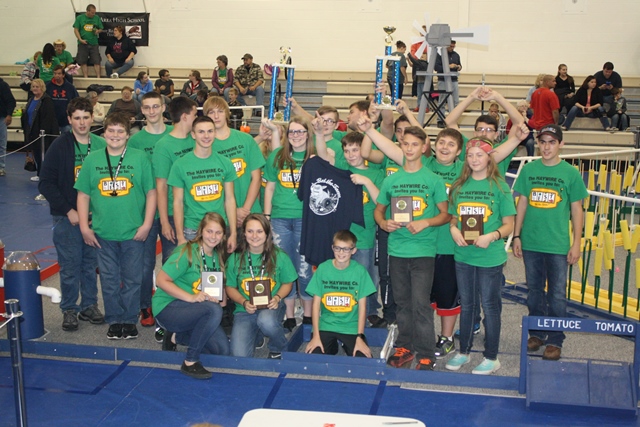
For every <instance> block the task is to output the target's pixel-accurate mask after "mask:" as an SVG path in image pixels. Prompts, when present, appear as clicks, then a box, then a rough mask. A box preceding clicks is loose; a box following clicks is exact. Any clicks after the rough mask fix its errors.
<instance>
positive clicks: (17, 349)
mask: <svg viewBox="0 0 640 427" xmlns="http://www.w3.org/2000/svg"><path fill="white" fill-rule="evenodd" d="M4 304H5V308H6V310H7V313H6V314H4V316H5V317H6V318H8V319H9V320H8V322H9V323H10V324H9V329H8V331H7V332H8V333H9V343H10V346H11V366H12V368H13V392H14V398H15V407H16V422H17V424H16V425H18V426H20V427H26V426H27V405H26V401H25V394H24V377H23V372H22V344H21V343H20V322H19V320H18V319H19V317H20V316H22V312H21V311H20V304H19V302H18V300H17V299H9V300H6V301H5V302H4ZM11 320H13V322H11Z"/></svg>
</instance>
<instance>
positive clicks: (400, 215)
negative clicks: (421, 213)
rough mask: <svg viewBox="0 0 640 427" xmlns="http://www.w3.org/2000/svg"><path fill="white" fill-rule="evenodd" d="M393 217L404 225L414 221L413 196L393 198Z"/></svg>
mask: <svg viewBox="0 0 640 427" xmlns="http://www.w3.org/2000/svg"><path fill="white" fill-rule="evenodd" d="M391 219H392V220H394V221H395V222H397V223H399V224H401V225H403V226H406V225H407V224H409V223H410V222H411V221H413V198H412V197H411V196H401V197H392V198H391Z"/></svg>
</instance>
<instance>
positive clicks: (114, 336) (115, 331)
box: [107, 323, 122, 340]
mask: <svg viewBox="0 0 640 427" xmlns="http://www.w3.org/2000/svg"><path fill="white" fill-rule="evenodd" d="M107 339H110V340H121V339H122V323H114V324H113V325H109V330H108V331H107Z"/></svg>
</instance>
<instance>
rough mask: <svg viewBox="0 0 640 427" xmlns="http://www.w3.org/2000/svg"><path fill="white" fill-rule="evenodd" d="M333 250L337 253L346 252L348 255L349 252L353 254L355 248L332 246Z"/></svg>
mask: <svg viewBox="0 0 640 427" xmlns="http://www.w3.org/2000/svg"><path fill="white" fill-rule="evenodd" d="M331 248H332V249H333V251H334V252H336V253H340V252H344V253H345V254H348V253H349V252H351V251H352V250H353V248H343V247H341V246H331Z"/></svg>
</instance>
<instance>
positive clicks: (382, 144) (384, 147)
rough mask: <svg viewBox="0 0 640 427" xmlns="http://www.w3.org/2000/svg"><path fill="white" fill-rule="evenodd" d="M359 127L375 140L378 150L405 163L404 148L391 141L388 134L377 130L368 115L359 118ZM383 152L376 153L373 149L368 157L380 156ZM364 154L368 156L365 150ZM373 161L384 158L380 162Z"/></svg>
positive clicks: (396, 160) (397, 161) (398, 161)
mask: <svg viewBox="0 0 640 427" xmlns="http://www.w3.org/2000/svg"><path fill="white" fill-rule="evenodd" d="M358 129H360V131H362V132H364V134H365V135H366V136H368V137H369V138H370V139H371V141H373V143H374V144H376V147H378V150H379V151H380V152H382V153H384V154H385V155H386V156H387V157H389V158H390V159H391V160H393V161H394V162H396V163H397V164H399V165H401V164H402V163H403V159H404V154H403V153H402V149H401V148H400V147H398V146H397V145H396V144H394V143H393V141H391V140H390V139H389V138H387V137H386V136H384V135H382V134H381V133H380V132H378V131H377V130H375V129H374V128H373V126H372V125H371V120H369V119H368V118H366V117H364V118H361V119H359V120H358ZM363 145H364V144H363ZM382 153H380V154H376V151H375V150H371V153H369V155H368V158H371V157H374V156H376V157H379V156H380V155H382ZM362 156H363V157H367V156H365V153H364V151H363V153H362ZM372 161H374V162H375V163H381V162H382V160H380V162H376V161H375V160H372Z"/></svg>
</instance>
